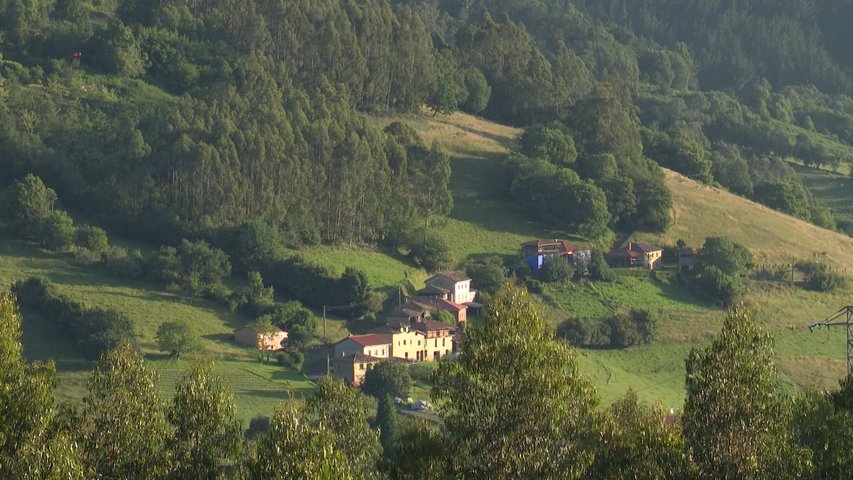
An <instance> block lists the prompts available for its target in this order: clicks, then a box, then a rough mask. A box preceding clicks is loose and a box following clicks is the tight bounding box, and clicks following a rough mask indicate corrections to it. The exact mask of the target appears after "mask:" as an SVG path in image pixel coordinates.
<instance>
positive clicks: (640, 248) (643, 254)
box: [607, 242, 663, 270]
mask: <svg viewBox="0 0 853 480" xmlns="http://www.w3.org/2000/svg"><path fill="white" fill-rule="evenodd" d="M662 258H663V248H661V247H658V246H655V245H652V244H649V243H643V242H628V243H626V244H625V245H624V246H623V247H620V248H617V249H615V250H613V251H612V252H610V254H609V255H608V256H607V261H608V263H610V265H611V266H613V267H617V268H618V267H622V268H639V267H643V268H645V269H648V270H656V269H658V268H659V267H660V262H661V259H662Z"/></svg>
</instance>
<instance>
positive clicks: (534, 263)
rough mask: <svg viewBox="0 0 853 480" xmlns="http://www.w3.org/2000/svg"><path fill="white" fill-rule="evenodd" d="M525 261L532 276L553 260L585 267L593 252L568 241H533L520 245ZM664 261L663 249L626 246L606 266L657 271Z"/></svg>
mask: <svg viewBox="0 0 853 480" xmlns="http://www.w3.org/2000/svg"><path fill="white" fill-rule="evenodd" d="M521 254H522V256H523V257H524V259H525V261H526V262H527V265H528V266H529V267H530V271H531V272H533V275H539V271H540V270H541V268H542V266H543V265H544V264H545V261H546V260H548V259H550V258H554V257H557V258H563V259H565V260H566V261H567V262H569V264H570V265H572V266H586V265H587V264H588V263H589V260H590V258H591V257H592V250H590V249H589V248H588V247H580V246H578V245H574V244H572V243H569V242H567V241H565V240H556V239H555V240H531V241H529V242H526V243H523V244H522V245H521ZM662 258H663V248H661V247H658V246H655V245H651V244H649V243H643V242H627V243H626V244H624V245H622V246H621V247H619V248H615V249H613V250H611V251H610V253H608V254H607V263H608V264H610V266H612V267H615V268H645V269H647V270H657V269H658V268H659V267H660V264H661V263H660V262H661V259H662Z"/></svg>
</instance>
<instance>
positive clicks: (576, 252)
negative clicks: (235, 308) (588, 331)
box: [234, 239, 697, 385]
mask: <svg viewBox="0 0 853 480" xmlns="http://www.w3.org/2000/svg"><path fill="white" fill-rule="evenodd" d="M521 254H522V256H523V257H524V259H525V261H526V262H527V265H528V266H529V267H530V270H531V272H532V273H533V275H538V274H539V272H540V270H541V269H542V266H543V265H544V264H545V262H546V260H549V259H553V258H559V259H563V260H565V261H566V262H568V263H569V264H570V265H572V266H574V267H585V266H586V265H587V264H588V263H589V261H590V258H591V257H592V251H591V250H590V249H589V248H587V247H581V246H578V245H574V244H572V243H570V242H567V241H565V240H556V239H555V240H531V241H529V242H525V243H524V244H522V245H521ZM696 254H697V253H696V250H695V249H688V250H683V251H679V252H678V261H679V268H680V269H681V270H693V268H694V266H695V262H696ZM662 258H663V248H661V247H658V246H655V245H651V244H648V243H643V242H627V243H626V244H624V245H622V246H621V247H619V248H616V249H614V250H612V251H610V252H609V253H608V254H607V262H608V263H609V264H610V265H611V266H613V267H617V268H643V269H647V270H657V269H658V268H660V266H661V261H662ZM425 284H426V285H425V287H424V288H422V289H421V290H418V291H417V292H415V296H414V297H412V298H409V299H407V300H406V301H405V302H404V303H402V304H401V305H399V306H398V307H397V308H395V309H394V311H393V312H391V313H390V314H389V315H388V317H387V320H386V323H385V325H383V326H381V327H378V328H375V329H373V330H371V331H370V332H368V333H366V334H363V335H349V336H347V337H346V338H344V339H343V340H341V341H339V342H337V343H336V344H335V345H334V356H333V358H334V360H333V363H334V372H335V374H336V375H338V376H339V377H342V378H344V379H345V380H346V381H347V382H348V383H349V384H350V385H359V384H361V383H362V382H363V381H364V376H365V374H366V373H367V372H368V371H369V370H370V369H371V368H373V366H375V365H376V364H377V363H380V362H385V361H399V362H431V361H436V360H439V359H441V358H447V357H452V356H453V355H456V354H457V353H459V352H460V350H461V335H460V328H458V327H459V326H461V325H463V324H464V323H465V322H466V321H467V320H468V317H469V315H479V314H480V313H481V310H482V308H483V305H481V304H479V303H477V302H476V301H475V299H476V296H477V291H476V290H473V289H472V288H471V279H470V278H469V277H467V276H466V275H464V274H462V273H459V272H445V273H440V274H438V275H434V276H433V277H431V278H429V279H427V280H426V282H425ZM439 311H442V312H447V313H448V314H449V315H450V316H451V317H452V318H453V320H454V322H452V323H446V322H442V321H439V320H437V319H436V318H435V317H436V315H435V313H436V312H439ZM234 338H235V340H236V341H237V342H238V343H240V344H243V345H250V346H251V345H255V346H257V347H258V348H259V349H260V350H279V349H281V348H282V347H283V345H284V344H285V343H286V341H287V332H283V331H281V332H275V333H269V334H258V333H256V332H255V331H253V330H252V329H251V328H250V327H241V328H238V329H236V330H235V331H234Z"/></svg>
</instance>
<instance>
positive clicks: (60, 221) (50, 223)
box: [39, 210, 75, 250]
mask: <svg viewBox="0 0 853 480" xmlns="http://www.w3.org/2000/svg"><path fill="white" fill-rule="evenodd" d="M74 234H75V229H74V220H72V219H71V216H70V215H68V214H67V213H65V212H64V211H62V210H54V211H52V212H50V214H49V215H48V216H47V217H45V218H43V219H42V220H41V221H40V224H39V243H40V244H41V245H43V246H45V247H47V248H49V249H51V250H65V249H67V248H68V247H71V246H72V245H74Z"/></svg>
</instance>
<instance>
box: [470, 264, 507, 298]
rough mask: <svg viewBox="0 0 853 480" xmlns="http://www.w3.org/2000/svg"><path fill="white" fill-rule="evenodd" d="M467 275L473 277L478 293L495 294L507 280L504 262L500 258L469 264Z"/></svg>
mask: <svg viewBox="0 0 853 480" xmlns="http://www.w3.org/2000/svg"><path fill="white" fill-rule="evenodd" d="M465 273H467V274H468V276H469V277H471V281H472V283H473V284H474V285H476V286H477V290H478V291H481V292H486V293H495V292H496V291H497V290H498V288H499V287H500V286H501V284H502V283H503V282H504V280H505V279H506V275H505V274H504V264H503V261H502V260H501V257H498V256H491V257H486V258H484V259H482V260H476V261H473V262H470V263H468V265H467V266H466V268H465Z"/></svg>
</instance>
